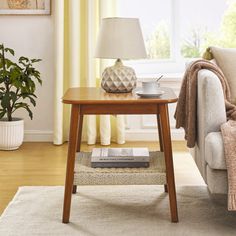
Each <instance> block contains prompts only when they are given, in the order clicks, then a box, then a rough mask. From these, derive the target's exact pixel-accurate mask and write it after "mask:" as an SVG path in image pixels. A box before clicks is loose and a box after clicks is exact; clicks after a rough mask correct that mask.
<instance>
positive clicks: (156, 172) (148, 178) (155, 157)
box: [74, 152, 166, 185]
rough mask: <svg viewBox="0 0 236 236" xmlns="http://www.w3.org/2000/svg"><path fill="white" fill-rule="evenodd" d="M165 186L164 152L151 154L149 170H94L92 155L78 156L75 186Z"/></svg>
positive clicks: (84, 153) (80, 153)
mask: <svg viewBox="0 0 236 236" xmlns="http://www.w3.org/2000/svg"><path fill="white" fill-rule="evenodd" d="M146 184H148V185H152V184H154V185H158V184H159V185H163V184H166V167H165V159H164V154H163V152H150V166H149V167H148V168H92V167H91V153H89V152H79V153H77V154H76V161H75V174H74V185H146Z"/></svg>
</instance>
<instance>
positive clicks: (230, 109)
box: [174, 60, 236, 210]
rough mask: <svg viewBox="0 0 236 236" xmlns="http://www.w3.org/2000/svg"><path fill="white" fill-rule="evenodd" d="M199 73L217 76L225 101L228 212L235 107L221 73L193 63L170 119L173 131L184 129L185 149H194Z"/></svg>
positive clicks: (233, 182) (234, 175)
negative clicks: (207, 71) (174, 123)
mask: <svg viewBox="0 0 236 236" xmlns="http://www.w3.org/2000/svg"><path fill="white" fill-rule="evenodd" d="M201 69H208V70H210V71H212V72H213V73H215V74H216V75H217V77H218V78H219V80H220V82H221V85H222V89H223V93H224V97H225V107H226V114H227V119H228V120H229V121H228V122H226V123H225V124H223V125H222V126H221V132H222V137H223V142H224V150H225V158H226V166H227V171H228V183H229V184H228V185H229V186H228V187H229V188H228V189H229V190H228V193H229V194H228V209H229V210H236V106H235V105H233V104H231V103H230V89H229V85H228V83H227V80H226V79H225V76H224V74H223V72H222V71H221V70H220V68H219V67H218V66H216V65H215V64H213V63H211V62H209V61H207V60H197V61H195V62H193V63H192V64H191V65H190V66H189V67H188V69H187V70H186V72H185V74H184V78H183V82H182V86H181V90H180V94H179V99H178V103H177V107H176V111H175V115H174V117H175V119H176V128H180V127H183V128H184V130H185V139H186V140H187V146H188V147H190V148H192V147H194V146H195V141H196V135H197V130H196V124H197V78H198V76H197V75H198V72H199V71H200V70H201Z"/></svg>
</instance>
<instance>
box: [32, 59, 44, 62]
mask: <svg viewBox="0 0 236 236" xmlns="http://www.w3.org/2000/svg"><path fill="white" fill-rule="evenodd" d="M40 61H42V59H32V60H31V62H32V63H35V62H40Z"/></svg>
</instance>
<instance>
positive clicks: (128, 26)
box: [95, 17, 147, 59]
mask: <svg viewBox="0 0 236 236" xmlns="http://www.w3.org/2000/svg"><path fill="white" fill-rule="evenodd" d="M146 56H147V54H146V49H145V46H144V41H143V36H142V31H141V27H140V24H139V19H137V18H120V17H115V18H104V19H102V23H101V27H100V31H99V35H98V39H97V46H96V50H95V57H97V58H108V59H109V58H111V59H112V58H113V59H117V58H120V59H140V58H146Z"/></svg>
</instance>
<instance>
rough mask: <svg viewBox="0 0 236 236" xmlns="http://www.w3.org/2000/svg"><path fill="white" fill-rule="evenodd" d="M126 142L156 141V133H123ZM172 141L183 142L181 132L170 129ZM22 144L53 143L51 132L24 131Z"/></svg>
mask: <svg viewBox="0 0 236 236" xmlns="http://www.w3.org/2000/svg"><path fill="white" fill-rule="evenodd" d="M125 136H126V141H156V140H158V133H157V131H156V130H152V129H136V130H134V129H132V130H126V131H125ZM171 138H172V140H184V132H183V130H177V129H172V130H171ZM24 142H53V131H42V130H25V135H24Z"/></svg>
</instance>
